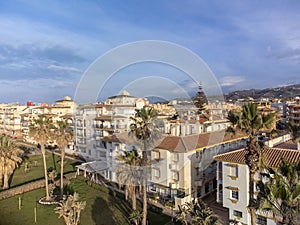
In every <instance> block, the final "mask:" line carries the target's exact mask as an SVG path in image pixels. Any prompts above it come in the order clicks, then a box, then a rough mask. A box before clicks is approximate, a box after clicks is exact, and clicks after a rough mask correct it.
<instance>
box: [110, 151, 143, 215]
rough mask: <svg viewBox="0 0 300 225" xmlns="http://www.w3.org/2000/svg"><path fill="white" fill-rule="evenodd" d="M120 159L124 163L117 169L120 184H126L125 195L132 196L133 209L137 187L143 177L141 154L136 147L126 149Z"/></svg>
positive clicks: (134, 208)
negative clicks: (130, 149) (129, 149)
mask: <svg viewBox="0 0 300 225" xmlns="http://www.w3.org/2000/svg"><path fill="white" fill-rule="evenodd" d="M118 159H119V160H121V161H122V162H123V163H124V164H120V165H119V166H118V168H117V169H116V174H117V180H118V182H119V184H121V185H125V197H126V200H127V196H128V195H129V197H131V203H132V210H133V211H135V210H136V209H137V208H136V187H137V186H138V185H139V183H138V182H139V178H140V177H141V170H140V169H141V168H140V166H141V165H142V158H141V157H140V156H139V154H138V152H137V150H136V149H133V150H132V151H124V154H123V155H119V156H118Z"/></svg>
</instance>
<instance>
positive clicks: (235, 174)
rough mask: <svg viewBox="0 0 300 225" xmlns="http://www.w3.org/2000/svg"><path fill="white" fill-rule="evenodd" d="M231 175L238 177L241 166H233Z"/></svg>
mask: <svg viewBox="0 0 300 225" xmlns="http://www.w3.org/2000/svg"><path fill="white" fill-rule="evenodd" d="M230 175H231V177H234V178H237V177H238V176H239V168H238V167H237V166H231V167H230Z"/></svg>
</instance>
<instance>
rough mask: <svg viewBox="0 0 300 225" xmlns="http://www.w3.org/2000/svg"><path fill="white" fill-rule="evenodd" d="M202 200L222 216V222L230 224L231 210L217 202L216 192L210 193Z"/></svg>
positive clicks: (225, 224)
mask: <svg viewBox="0 0 300 225" xmlns="http://www.w3.org/2000/svg"><path fill="white" fill-rule="evenodd" d="M202 200H203V201H204V202H205V203H206V204H207V205H208V206H209V207H210V208H211V209H212V210H213V211H214V212H215V213H216V214H217V215H218V216H219V217H220V219H221V223H222V224H224V225H227V224H229V210H228V209H227V208H224V207H223V206H222V205H221V204H219V203H217V202H216V193H213V194H209V195H207V196H205V197H204V198H203V199H202Z"/></svg>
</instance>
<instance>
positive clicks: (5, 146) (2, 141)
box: [0, 136, 23, 189]
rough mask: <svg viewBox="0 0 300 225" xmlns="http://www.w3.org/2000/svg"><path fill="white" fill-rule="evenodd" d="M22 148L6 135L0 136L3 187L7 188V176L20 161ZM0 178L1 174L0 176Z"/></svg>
mask: <svg viewBox="0 0 300 225" xmlns="http://www.w3.org/2000/svg"><path fill="white" fill-rule="evenodd" d="M22 154H23V150H21V149H20V148H19V147H18V146H17V145H15V143H14V142H13V141H12V140H11V139H10V138H8V137H7V136H1V137H0V167H1V171H0V172H1V174H2V175H3V189H7V188H9V183H8V180H9V176H10V175H11V174H12V173H13V171H14V170H15V168H16V167H17V166H18V164H19V163H21V162H22ZM1 179H2V176H1Z"/></svg>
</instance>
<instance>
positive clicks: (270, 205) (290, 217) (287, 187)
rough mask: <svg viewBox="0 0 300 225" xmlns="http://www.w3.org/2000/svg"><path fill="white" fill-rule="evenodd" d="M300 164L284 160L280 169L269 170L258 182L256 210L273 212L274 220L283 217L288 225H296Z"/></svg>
mask: <svg viewBox="0 0 300 225" xmlns="http://www.w3.org/2000/svg"><path fill="white" fill-rule="evenodd" d="M299 177H300V162H297V163H288V162H287V161H286V160H284V159H283V160H282V163H281V164H280V166H279V168H278V169H276V170H273V169H272V168H267V173H264V178H265V179H262V180H261V181H259V182H258V184H257V187H258V190H259V193H258V195H257V204H256V209H261V210H262V211H266V212H271V213H272V214H273V216H274V218H275V219H276V218H278V217H279V216H281V217H282V222H283V223H284V224H286V225H296V224H297V222H296V221H297V215H298V213H299V200H300V179H299Z"/></svg>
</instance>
